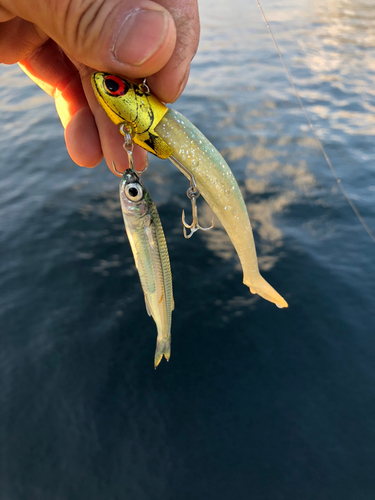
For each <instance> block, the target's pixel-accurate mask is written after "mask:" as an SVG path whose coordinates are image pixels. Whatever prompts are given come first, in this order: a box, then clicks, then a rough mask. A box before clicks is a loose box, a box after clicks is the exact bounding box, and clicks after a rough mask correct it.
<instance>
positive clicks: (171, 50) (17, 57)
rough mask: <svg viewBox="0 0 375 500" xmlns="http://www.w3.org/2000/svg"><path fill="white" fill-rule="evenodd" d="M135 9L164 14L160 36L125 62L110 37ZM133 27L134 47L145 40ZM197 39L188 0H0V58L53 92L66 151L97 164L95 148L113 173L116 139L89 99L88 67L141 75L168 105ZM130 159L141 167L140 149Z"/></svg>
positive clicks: (121, 158)
mask: <svg viewBox="0 0 375 500" xmlns="http://www.w3.org/2000/svg"><path fill="white" fill-rule="evenodd" d="M82 6H83V11H79V9H80V8H81V9H82ZM90 6H91V7H92V6H94V8H91V10H90ZM143 8H145V9H151V10H155V11H157V14H158V15H159V14H160V12H161V13H162V17H163V19H164V17H165V19H166V28H165V33H164V35H163V36H164V38H163V39H162V41H161V43H160V44H159V45H158V46H157V49H156V50H155V51H154V53H153V54H152V55H151V57H149V58H148V59H147V60H145V61H143V62H141V63H140V64H129V63H127V62H126V61H125V62H124V61H121V60H118V59H116V57H115V56H116V55H118V53H116V54H115V53H114V50H113V46H112V45H113V40H114V38H115V37H116V35H117V33H118V30H119V29H120V28H119V25H121V26H122V25H123V24H124V22H127V20H128V18H129V16H133V15H134V12H138V11H139V9H143ZM15 15H18V16H22V17H23V19H21V18H20V17H13V18H12V16H15ZM157 17H158V16H157ZM1 21H5V22H1ZM163 26H164V25H163ZM140 32H141V33H143V36H142V37H141V38H140V40H138V39H137V40H136V42H137V43H136V44H135V45H134V47H135V48H137V46H138V44H139V45H142V43H143V44H144V45H145V46H147V44H148V43H151V42H152V37H151V38H147V34H148V33H147V31H146V32H144V31H143V32H142V30H141V31H140ZM151 34H152V33H151ZM49 37H51V38H52V39H53V40H55V41H56V42H57V43H55V42H53V41H52V40H51V39H49ZM198 39H199V19H198V8H197V3H196V0H158V1H157V2H151V1H149V0H98V1H96V2H93V1H91V2H89V1H84V0H81V1H80V2H78V1H74V0H49V1H46V0H33V2H30V1H29V0H0V62H4V63H6V64H12V63H15V62H17V61H20V62H21V64H20V65H21V67H22V69H24V71H25V72H26V73H27V74H28V75H29V76H30V77H31V78H32V79H33V81H35V82H36V83H37V84H38V85H39V86H40V87H41V88H42V89H43V90H44V91H46V92H47V93H48V94H49V95H51V96H53V97H54V99H55V103H56V109H57V111H58V114H59V116H60V119H61V121H62V124H63V126H64V127H65V128H66V131H65V139H66V143H67V148H68V151H69V154H70V155H71V157H72V159H73V161H75V162H76V163H77V164H79V165H81V166H86V167H92V166H94V165H96V164H97V163H98V162H100V160H101V158H102V154H103V153H104V156H105V158H106V161H107V164H108V166H109V168H110V169H112V160H114V161H115V163H116V165H117V168H118V169H119V170H120V171H121V170H123V169H125V168H126V167H127V159H126V155H124V151H123V149H122V136H121V135H120V134H119V133H118V130H117V128H116V127H114V126H113V124H112V123H111V122H110V121H109V119H108V117H107V116H106V115H105V113H104V112H103V111H102V109H101V107H100V105H99V104H98V102H97V100H96V99H95V97H94V96H93V92H92V89H91V82H90V76H91V73H92V71H93V70H92V69H91V67H90V65H91V66H92V67H94V68H95V70H102V71H105V72H113V73H117V74H120V75H121V76H125V77H128V78H133V79H134V78H138V77H139V78H143V77H144V76H148V84H149V85H150V87H151V89H152V91H153V93H155V94H156V95H157V96H158V97H159V98H160V99H161V100H163V101H164V102H173V101H174V100H175V99H176V98H177V97H178V96H179V95H180V93H181V92H182V90H183V88H184V86H185V85H186V81H187V78H188V74H189V68H190V61H191V59H192V57H193V56H194V54H195V51H196V49H197V45H198ZM154 41H155V40H154ZM111 44H112V45H111ZM59 46H61V47H62V49H63V50H62V49H61V48H60V47H59ZM143 49H144V47H143ZM143 49H142V50H143ZM142 50H141V51H140V54H141V53H142ZM146 52H147V51H146ZM131 55H132V57H134V56H135V55H136V52H135V51H134V50H133V51H132V53H131ZM69 59H70V60H71V61H73V62H74V64H73V63H72V62H71V61H70V60H69ZM133 62H134V61H133ZM77 68H78V69H77ZM134 157H135V158H136V168H137V169H138V170H142V169H143V168H144V167H145V165H146V161H147V160H146V153H145V152H144V151H142V150H140V149H139V148H135V151H134Z"/></svg>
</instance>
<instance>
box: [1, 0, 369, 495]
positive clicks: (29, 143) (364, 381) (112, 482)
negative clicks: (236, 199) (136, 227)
mask: <svg viewBox="0 0 375 500" xmlns="http://www.w3.org/2000/svg"><path fill="white" fill-rule="evenodd" d="M263 7H264V9H265V11H266V13H268V15H269V20H270V22H271V25H272V26H273V28H274V31H275V35H276V37H277V39H278V41H279V44H280V47H281V50H282V52H283V54H284V56H285V60H286V64H287V65H288V67H289V68H290V71H291V73H292V75H293V77H294V79H295V82H296V84H297V86H298V88H299V89H300V93H301V97H302V99H303V100H304V103H305V105H306V108H307V110H308V113H309V115H310V117H311V120H312V122H313V123H314V126H315V127H316V130H317V133H318V135H319V137H320V138H321V140H322V141H323V143H324V146H325V148H326V149H327V152H328V154H329V155H330V157H331V160H332V162H333V164H334V165H335V167H336V169H337V173H338V175H339V177H340V178H341V180H342V183H343V185H344V187H345V189H346V190H347V191H348V194H349V195H350V197H351V199H353V200H354V201H355V203H356V204H357V206H358V208H359V210H360V211H361V213H362V215H363V216H364V218H365V219H366V221H367V223H368V225H369V226H370V227H371V228H372V230H373V231H374V230H375V206H374V205H375V204H374V200H375V169H374V160H375V141H374V132H375V118H374V116H375V113H374V112H375V91H374V88H375V5H374V3H373V2H371V1H370V0H367V1H357V2H352V1H350V0H341V1H340V0H338V1H335V0H332V1H330V2H323V1H319V0H318V1H316V2H308V1H307V0H287V1H283V2H279V1H276V0H267V1H266V0H264V1H263ZM201 14H202V41H201V45H200V50H199V53H198V55H197V57H196V59H195V62H194V64H193V69H192V75H191V79H190V83H189V85H188V87H187V89H186V92H185V93H184V95H183V96H182V97H181V99H180V100H179V102H178V103H176V104H175V105H174V106H175V108H176V109H178V110H179V111H181V112H182V113H183V114H185V115H186V116H187V117H188V118H189V119H190V120H191V121H193V122H194V123H195V124H196V125H197V126H198V127H199V128H200V129H201V130H202V131H203V132H204V133H205V134H206V135H207V136H208V137H209V139H210V140H211V141H212V142H213V143H214V144H215V145H216V146H217V147H218V148H219V149H220V151H221V152H222V153H223V155H224V156H225V158H226V159H227V160H228V162H229V164H230V165H231V167H232V169H233V171H234V173H235V175H236V177H237V179H238V181H239V184H240V186H241V188H242V190H243V194H244V197H245V201H246V203H247V206H248V210H249V213H250V215H251V219H252V222H253V226H254V230H255V238H256V241H257V248H258V253H259V261H260V265H261V269H262V272H263V275H264V276H265V278H266V279H267V280H268V281H270V282H271V283H272V284H273V286H274V287H275V288H276V289H277V290H278V291H279V292H280V293H281V294H282V295H284V297H285V298H286V299H287V301H288V302H289V306H290V307H289V309H288V310H278V309H277V308H276V307H274V306H273V305H271V304H269V303H267V302H266V301H264V300H262V299H259V298H257V297H255V296H251V295H250V294H249V292H248V289H247V288H246V287H244V286H243V285H242V274H241V270H240V267H239V263H238V260H237V257H236V255H235V253H234V250H233V248H232V246H231V244H230V242H229V240H228V239H227V237H226V235H225V233H224V231H223V230H222V228H220V227H217V228H216V229H214V230H213V231H211V232H209V233H207V234H196V235H195V236H194V237H193V238H192V239H191V240H189V241H187V240H185V239H184V238H183V237H182V228H181V220H180V217H181V210H182V209H183V208H185V210H189V202H188V200H187V198H186V196H185V191H186V189H187V187H188V186H187V182H186V179H185V178H184V177H183V176H182V175H181V174H180V173H179V172H178V171H177V170H176V169H175V168H174V167H173V166H172V165H171V164H170V163H169V162H166V161H161V160H158V159H155V158H151V159H150V160H151V165H150V167H149V169H148V171H147V172H146V174H145V175H144V182H145V183H146V184H147V186H148V188H149V190H150V192H151V193H152V195H153V198H154V200H155V201H156V203H157V206H158V209H159V213H160V217H161V219H162V222H163V225H164V229H165V233H166V238H167V242H168V246H169V251H170V258H171V265H172V273H173V280H174V291H175V302H176V309H175V312H174V313H173V322H172V335H173V341H172V357H171V361H170V363H169V364H167V363H165V362H162V363H161V365H160V366H159V368H158V369H157V370H156V371H154V369H153V356H154V349H155V340H156V329H155V325H154V322H153V321H152V319H151V318H149V317H148V316H147V313H146V311H145V307H144V300H143V296H142V291H141V287H140V284H139V279H138V276H137V273H136V271H135V268H134V264H133V259H132V255H131V251H130V247H129V245H128V242H127V241H126V236H125V231H124V228H123V222H122V217H121V213H120V208H119V202H118V194H117V186H118V179H116V178H115V177H114V176H113V175H112V174H111V173H110V172H109V170H108V169H107V168H106V167H105V166H104V165H102V166H99V167H98V168H96V169H94V170H85V169H80V168H79V167H77V166H75V165H74V164H73V163H72V162H71V161H70V159H69V157H68V155H67V153H66V151H65V147H64V141H63V132H62V129H61V127H60V125H59V122H58V119H57V117H56V113H55V111H54V107H53V103H52V101H51V100H50V99H49V98H48V97H46V96H44V94H43V93H42V92H41V91H40V90H39V89H37V88H36V87H34V86H33V85H32V84H31V83H29V81H28V80H27V78H26V77H25V76H24V75H23V74H22V73H21V71H20V70H19V69H18V68H17V67H5V66H3V67H1V68H0V75H1V80H0V82H1V84H0V110H1V115H0V130H1V134H0V158H1V162H0V169H1V176H0V220H1V224H0V290H1V295H0V499H1V500H37V499H38V500H39V499H41V500H42V499H43V500H45V499H48V500H86V499H89V500H103V499H111V500H120V499H121V500H122V499H127V500H150V499H153V500H158V499H165V500H172V499H173V500H176V499H178V500H203V499H204V500H206V499H215V500H227V499H236V500H249V499H251V500H282V499H285V500H290V499H298V500H299V499H304V500H310V499H311V500H328V499H329V500H336V499H337V500H369V499H373V498H375V476H374V469H375V424H374V414H375V341H374V338H375V312H374V293H375V284H374V269H375V245H374V244H373V243H372V242H371V240H370V239H369V237H368V235H367V234H366V233H365V231H364V230H363V228H362V227H361V226H360V224H359V223H358V220H357V219H356V217H355V215H354V214H353V212H352V211H351V209H350V207H349V206H348V204H347V202H346V201H345V199H344V198H343V196H342V195H341V194H340V192H339V190H338V187H337V184H336V183H335V181H334V179H333V178H332V175H331V173H330V172H329V169H328V167H327V165H326V163H325V162H324V159H323V157H322V155H321V153H320V151H319V149H318V147H317V145H316V143H315V142H314V140H313V139H312V137H311V135H310V134H309V131H308V126H307V125H306V122H305V120H304V117H303V115H302V113H301V111H300V109H299V107H298V102H297V100H296V99H295V97H294V95H293V92H292V91H291V89H290V86H289V84H288V81H287V79H286V77H285V74H284V72H283V70H282V67H281V65H280V62H279V60H278V57H277V54H276V51H275V49H274V47H273V44H272V41H271V39H270V37H269V35H268V33H267V30H266V27H265V25H264V23H263V21H262V19H261V16H260V12H259V10H258V9H257V6H256V4H255V1H254V2H250V1H245V0H238V1H237V2H226V1H225V0H220V1H218V0H215V1H214V0H203V1H202V2H201ZM199 209H200V212H201V214H202V218H203V221H206V222H209V220H210V211H209V209H208V208H207V207H206V206H204V203H203V202H201V203H200V205H199ZM217 226H218V224H217Z"/></svg>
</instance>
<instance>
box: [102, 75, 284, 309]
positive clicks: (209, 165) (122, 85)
mask: <svg viewBox="0 0 375 500" xmlns="http://www.w3.org/2000/svg"><path fill="white" fill-rule="evenodd" d="M92 85H93V89H94V92H95V94H96V96H97V99H98V100H99V102H100V104H101V105H102V107H103V109H104V110H105V111H106V113H107V115H108V116H109V118H110V119H111V120H112V121H113V122H114V123H115V124H119V125H120V124H124V123H125V124H126V127H127V130H128V131H129V133H130V134H131V137H132V140H133V141H134V143H135V144H138V145H139V146H141V147H142V148H144V149H145V150H146V151H148V152H150V153H153V154H154V155H156V156H158V157H159V158H163V159H165V158H169V159H170V160H171V161H172V163H173V164H174V165H175V166H177V167H178V168H179V169H180V171H181V172H182V173H183V174H184V175H185V176H186V177H187V178H188V179H189V180H190V184H191V189H190V195H189V192H188V196H189V197H190V199H191V202H192V206H193V215H194V219H193V223H192V224H191V225H188V224H187V223H186V221H185V219H184V214H183V223H184V229H186V228H190V229H191V233H190V235H191V234H192V233H193V232H195V231H196V230H197V229H208V228H201V227H200V226H199V223H198V218H197V215H196V198H197V196H198V194H199V193H200V194H202V196H203V198H204V199H205V200H206V202H207V203H208V205H209V206H210V207H211V209H212V211H213V212H214V213H215V214H216V215H217V217H218V219H219V220H220V222H221V223H222V225H223V226H224V229H225V230H226V232H227V234H228V236H229V238H230V239H231V241H232V243H233V245H234V247H235V249H236V251H237V254H238V256H239V259H240V262H241V265H242V268H243V273H244V279H243V282H244V284H245V285H247V286H248V287H249V288H250V291H251V292H252V293H254V294H255V293H257V294H258V295H260V296H261V297H263V298H264V299H266V300H269V301H270V302H273V303H274V304H276V305H277V306H278V307H288V304H287V302H286V301H285V300H284V299H283V297H281V295H280V294H279V293H277V292H276V290H275V289H274V288H272V286H271V285H269V283H267V281H266V280H265V279H264V278H263V277H262V276H261V274H260V272H259V268H258V261H257V256H256V250H255V242H254V237H253V232H252V228H251V224H250V220H249V216H248V214H247V210H246V206H245V202H244V200H243V198H242V194H241V191H240V189H239V187H238V184H237V181H236V179H235V178H234V176H233V174H232V172H231V170H230V168H229V167H228V165H227V163H226V162H225V160H224V158H223V157H222V156H221V155H220V153H219V152H218V151H217V150H216V149H215V147H214V146H213V145H212V144H211V143H210V142H209V141H208V139H207V138H206V137H205V136H204V135H203V134H202V133H201V132H200V131H199V130H198V129H197V128H196V127H195V126H194V125H193V124H192V123H191V122H190V121H189V120H188V119H187V118H185V117H184V116H183V115H181V114H180V113H178V112H177V111H175V110H172V109H168V108H167V107H166V106H165V105H164V104H163V103H162V102H160V101H159V100H158V99H157V98H156V97H155V96H153V95H152V94H151V93H150V91H149V88H148V86H147V85H146V84H145V82H143V83H141V84H140V85H137V84H135V83H133V82H130V81H128V80H125V79H123V78H120V77H119V76H116V75H110V74H106V73H101V72H97V73H94V74H93V75H92ZM194 209H195V210H194ZM185 234H186V232H185ZM190 235H189V236H190Z"/></svg>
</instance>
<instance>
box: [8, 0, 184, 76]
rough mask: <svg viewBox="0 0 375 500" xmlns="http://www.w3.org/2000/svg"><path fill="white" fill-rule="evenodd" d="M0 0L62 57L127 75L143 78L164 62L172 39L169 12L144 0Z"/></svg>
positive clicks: (172, 48) (171, 24)
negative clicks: (47, 38)
mask: <svg viewBox="0 0 375 500" xmlns="http://www.w3.org/2000/svg"><path fill="white" fill-rule="evenodd" d="M0 3H1V5H2V6H3V8H5V9H6V10H8V11H10V12H12V13H13V14H14V15H16V16H19V17H21V18H23V19H26V20H27V21H30V22H32V23H33V24H35V25H37V26H38V27H39V28H40V29H41V30H43V31H44V32H45V33H46V34H47V35H48V36H50V37H51V38H52V39H53V40H54V41H55V42H56V43H57V44H58V45H60V47H61V48H62V49H63V50H64V52H66V54H67V55H68V56H70V57H72V58H74V59H76V60H78V61H79V62H81V63H83V64H85V65H87V66H90V67H92V68H95V69H97V70H100V71H106V72H113V73H120V74H123V75H126V76H129V77H133V78H136V77H144V76H149V75H151V74H154V73H156V72H157V71H159V70H160V69H161V68H162V67H163V66H164V65H165V64H166V63H167V62H168V60H169V59H170V57H171V55H172V53H173V50H174V47H175V43H176V28H175V25H174V21H173V18H172V16H171V15H170V13H169V12H168V11H167V10H166V9H164V8H163V7H162V6H160V5H158V4H157V3H155V2H152V1H150V0H91V1H89V0H86V1H82V0H34V1H33V2H30V0H0ZM8 4H9V5H8Z"/></svg>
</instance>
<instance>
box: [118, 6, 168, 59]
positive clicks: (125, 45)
mask: <svg viewBox="0 0 375 500" xmlns="http://www.w3.org/2000/svg"><path fill="white" fill-rule="evenodd" d="M167 25H168V16H167V13H166V12H163V11H161V10H137V11H135V12H134V13H133V14H131V15H130V16H128V17H127V18H126V20H125V22H124V24H123V25H122V27H121V29H120V32H119V33H118V35H117V37H116V39H115V41H114V47H113V49H112V52H113V55H114V57H115V59H116V60H117V61H118V62H120V63H125V64H130V65H132V66H140V65H141V64H143V63H144V62H145V61H147V60H148V59H150V57H151V56H153V55H154V54H155V52H157V50H158V49H159V48H160V46H161V44H162V43H163V41H164V38H165V35H166V32H167Z"/></svg>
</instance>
